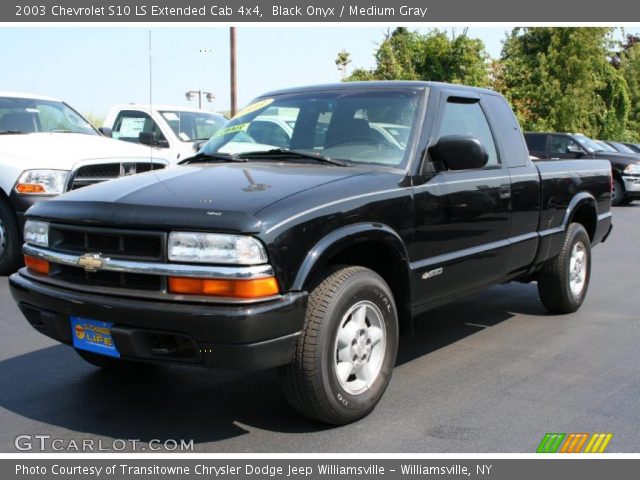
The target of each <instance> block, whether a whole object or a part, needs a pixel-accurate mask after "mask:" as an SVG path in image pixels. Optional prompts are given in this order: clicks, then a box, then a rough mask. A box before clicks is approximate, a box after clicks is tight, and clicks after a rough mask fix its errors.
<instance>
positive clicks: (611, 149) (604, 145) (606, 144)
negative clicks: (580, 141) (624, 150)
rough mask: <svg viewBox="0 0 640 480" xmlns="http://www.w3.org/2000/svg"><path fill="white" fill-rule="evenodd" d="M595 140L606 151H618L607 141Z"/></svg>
mask: <svg viewBox="0 0 640 480" xmlns="http://www.w3.org/2000/svg"><path fill="white" fill-rule="evenodd" d="M594 141H595V142H596V143H597V144H598V145H599V146H600V149H601V150H604V151H605V152H616V151H617V150H616V149H615V148H613V147H612V146H611V145H609V144H608V143H606V142H603V141H602V140H594Z"/></svg>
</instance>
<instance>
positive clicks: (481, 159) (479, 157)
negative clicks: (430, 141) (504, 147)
mask: <svg viewBox="0 0 640 480" xmlns="http://www.w3.org/2000/svg"><path fill="white" fill-rule="evenodd" d="M429 155H430V156H431V159H432V160H433V161H434V162H440V163H441V164H442V165H444V166H445V167H446V168H447V169H449V170H470V169H473V168H483V167H484V166H485V165H486V164H487V161H488V160H489V155H488V154H487V150H486V149H485V148H484V146H483V145H482V142H480V140H478V139H477V138H475V137H469V136H464V135H448V136H446V137H441V138H440V139H439V140H438V142H437V143H436V144H435V145H433V146H431V147H430V148H429Z"/></svg>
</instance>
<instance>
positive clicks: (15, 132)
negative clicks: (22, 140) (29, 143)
mask: <svg viewBox="0 0 640 480" xmlns="http://www.w3.org/2000/svg"><path fill="white" fill-rule="evenodd" d="M25 133H31V132H27V131H26V130H2V131H0V135H23V134H25Z"/></svg>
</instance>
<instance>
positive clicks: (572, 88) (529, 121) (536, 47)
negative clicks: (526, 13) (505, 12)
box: [494, 27, 630, 139]
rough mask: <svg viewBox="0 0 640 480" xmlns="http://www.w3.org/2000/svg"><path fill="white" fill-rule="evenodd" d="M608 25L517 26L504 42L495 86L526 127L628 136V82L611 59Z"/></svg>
mask: <svg viewBox="0 0 640 480" xmlns="http://www.w3.org/2000/svg"><path fill="white" fill-rule="evenodd" d="M612 31H613V29H611V28H600V27H597V28H596V27H567V28H565V27H562V28H558V27H536V28H516V29H514V30H513V31H512V32H511V34H510V35H509V36H508V37H507V39H506V40H505V43H504V47H503V51H502V58H501V62H500V63H501V65H500V68H498V69H497V70H496V75H495V78H494V87H495V88H496V89H497V90H499V91H501V92H502V93H503V94H504V95H505V96H506V97H507V99H508V100H510V102H511V104H512V106H513V108H514V110H515V112H516V115H517V117H518V119H519V120H520V122H521V124H522V126H523V128H524V129H525V130H528V131H561V132H582V133H584V134H585V135H588V136H591V137H594V138H602V139H623V138H625V137H626V135H627V123H628V116H629V109H630V102H629V93H628V87H627V82H626V81H625V78H624V77H623V75H622V74H620V73H619V72H618V71H617V70H616V68H615V67H614V66H613V65H612V64H611V62H610V61H609V59H610V58H611V48H612V46H613V44H612V41H611V34H612Z"/></svg>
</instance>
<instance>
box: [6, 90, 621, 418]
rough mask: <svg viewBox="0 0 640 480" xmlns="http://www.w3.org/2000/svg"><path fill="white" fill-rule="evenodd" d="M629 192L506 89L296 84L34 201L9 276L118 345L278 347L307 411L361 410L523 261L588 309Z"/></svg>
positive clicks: (224, 351)
mask: <svg viewBox="0 0 640 480" xmlns="http://www.w3.org/2000/svg"><path fill="white" fill-rule="evenodd" d="M252 125H253V126H254V127H255V126H256V125H259V126H260V128H257V127H256V128H252ZM256 131H259V135H258V134H256V133H255V132H256ZM250 132H254V135H256V136H259V137H260V142H261V143H259V142H257V141H256V138H255V137H254V136H252V135H251V134H250ZM610 204H611V165H610V164H609V162H607V161H594V160H589V161H582V160H578V161H555V162H539V163H537V164H535V165H534V164H533V163H532V162H531V161H530V159H529V155H528V152H527V146H526V144H525V141H524V138H523V135H522V133H521V131H520V129H519V126H518V123H517V121H516V118H515V117H514V115H513V113H512V112H511V110H510V108H509V106H508V104H507V102H506V101H505V100H504V98H503V97H501V96H500V95H498V94H496V93H495V92H492V91H489V90H483V89H477V88H470V87H464V86H459V85H458V86H454V85H447V84H438V83H423V82H371V83H367V82H365V83H344V84H338V85H326V86H315V87H305V88H297V89H291V90H282V91H277V92H272V93H268V94H266V95H264V96H262V97H260V98H258V99H257V100H256V101H255V102H254V103H252V104H251V105H249V106H248V107H247V108H245V109H244V110H242V111H241V112H239V114H238V115H237V116H236V117H234V118H233V119H232V120H231V121H230V122H229V123H228V124H227V125H226V126H225V127H223V128H222V129H221V130H219V131H218V132H217V133H216V134H215V135H214V137H213V138H212V139H211V140H210V141H209V142H208V143H207V144H206V145H205V146H204V147H203V148H202V149H201V151H200V153H198V154H197V155H196V156H195V157H193V158H190V159H188V160H186V161H184V162H183V164H182V165H181V166H178V167H175V168H173V169H168V170H165V171H156V172H150V173H148V174H142V175H137V176H135V177H130V178H125V179H122V180H116V181H114V182H109V183H108V184H101V185H97V186H92V187H88V188H85V189H82V190H79V191H76V192H71V193H68V194H66V195H63V196H61V197H58V198H56V199H54V200H52V201H49V202H43V203H39V204H38V205H36V206H35V207H33V208H32V209H30V210H29V212H28V214H27V218H28V221H27V223H26V225H25V232H24V234H25V235H24V236H25V241H26V243H25V245H24V255H25V263H26V267H25V268H23V269H22V270H20V271H19V272H18V273H16V274H14V275H13V276H11V278H10V284H11V292H12V294H13V296H14V298H15V300H16V301H17V303H18V305H19V306H20V309H21V310H22V312H23V313H24V315H25V317H26V318H27V319H28V321H29V322H30V323H31V325H32V326H33V327H35V328H36V329H37V330H39V331H40V332H42V333H44V334H45V335H48V336H50V337H52V338H54V339H56V340H58V341H60V342H63V343H65V344H68V345H71V346H73V347H74V348H75V349H76V351H77V352H78V354H80V356H82V357H83V358H84V359H85V360H87V361H89V362H91V363H93V364H96V365H98V366H101V367H106V368H128V367H130V366H134V365H139V364H140V362H156V363H158V362H182V363H187V364H194V365H203V366H209V367H225V368H226V367H231V368H258V369H264V368H269V367H276V366H277V367H280V371H281V379H282V383H283V386H284V391H285V394H286V397H287V399H288V400H289V402H290V403H291V404H292V405H293V406H294V407H295V408H296V409H297V410H298V411H300V412H302V413H304V414H306V415H308V416H310V417H313V418H316V419H319V420H322V421H324V422H328V423H332V424H343V423H347V422H350V421H354V420H356V419H358V418H361V417H363V416H364V415H366V414H368V413H369V412H370V411H371V410H373V408H374V407H375V405H376V403H377V402H378V400H379V399H380V397H381V396H382V394H383V392H384V390H385V388H386V386H387V384H388V382H389V379H390V377H391V373H392V371H393V367H394V363H395V359H396V352H397V348H398V337H399V332H400V330H401V329H405V330H406V331H408V332H411V326H412V318H413V317H415V316H416V315H417V314H419V313H421V312H424V311H425V310H428V309H431V308H434V307H436V306H438V305H442V304H444V303H447V302H451V301H453V300H456V299H459V298H461V297H464V296H467V295H470V294H474V293H476V292H479V291H481V290H483V289H486V288H488V287H490V286H491V285H495V284H499V283H502V282H508V281H512V280H518V281H523V282H529V281H537V282H538V291H539V294H540V297H541V299H542V302H543V304H544V305H545V306H546V307H547V308H548V309H549V310H550V311H552V312H557V313H567V312H573V311H575V310H577V309H578V308H579V307H580V305H581V304H582V302H583V300H584V298H585V295H586V293H587V288H588V285H589V278H590V273H591V270H590V266H591V247H592V246H594V245H596V244H598V243H599V242H602V241H604V240H605V239H606V238H607V236H608V234H609V232H610V230H611V213H610Z"/></svg>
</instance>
